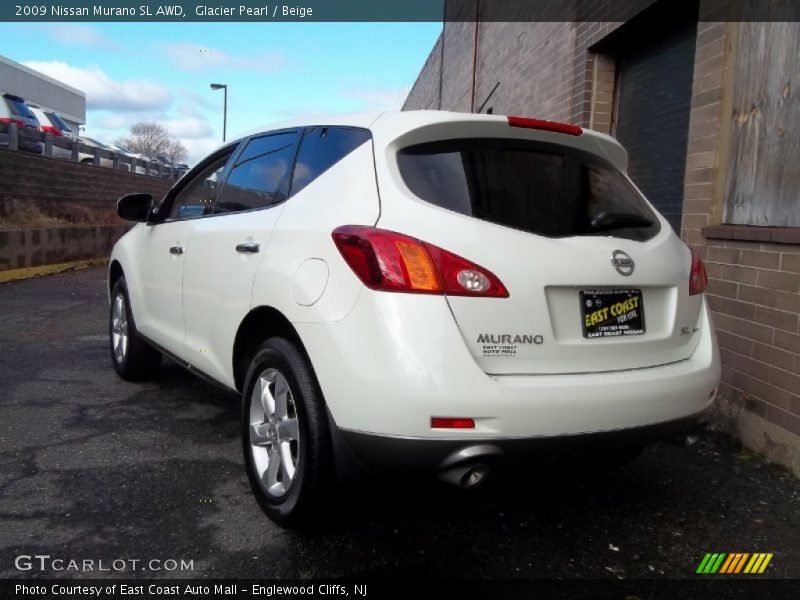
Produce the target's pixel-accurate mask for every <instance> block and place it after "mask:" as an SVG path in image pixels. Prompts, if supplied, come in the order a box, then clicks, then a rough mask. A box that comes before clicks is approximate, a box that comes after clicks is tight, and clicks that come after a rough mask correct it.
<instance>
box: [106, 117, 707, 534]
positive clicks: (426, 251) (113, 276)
mask: <svg viewBox="0 0 800 600" xmlns="http://www.w3.org/2000/svg"><path fill="white" fill-rule="evenodd" d="M626 162H627V155H626V153H625V151H624V150H623V148H622V147H621V146H620V145H619V144H618V143H617V142H616V141H615V140H614V139H613V138H611V137H608V136H606V135H602V134H599V133H595V132H592V131H587V130H583V129H581V128H579V127H576V126H573V125H565V124H561V123H553V122H550V121H541V120H536V119H528V118H521V117H501V116H493V115H467V114H457V113H447V112H437V111H418V112H403V113H381V114H368V115H357V116H352V117H334V118H330V119H327V120H317V121H314V122H308V123H301V122H296V123H286V124H281V125H279V126H275V127H271V128H267V129H263V130H259V131H257V132H254V133H251V134H249V135H246V136H244V137H242V138H240V139H238V140H236V141H233V142H230V143H228V144H226V145H224V146H223V147H221V148H220V149H219V150H217V151H216V152H214V153H213V154H211V155H210V156H209V157H207V158H206V159H205V160H203V161H202V162H200V163H199V164H198V165H197V166H196V167H195V168H194V169H192V170H191V171H190V172H189V173H188V174H187V175H185V176H184V177H183V178H182V179H181V180H180V181H179V182H178V183H177V184H176V185H175V186H174V187H173V189H172V190H171V191H170V192H169V193H167V195H166V196H165V198H164V199H163V200H162V201H161V202H160V203H154V202H153V199H152V198H151V197H150V196H148V195H145V194H131V195H128V196H125V197H123V198H121V199H120V200H119V203H118V212H119V214H120V215H121V216H122V217H124V218H127V219H130V220H133V221H139V223H138V224H137V225H136V226H135V227H133V228H132V229H131V230H130V231H129V232H128V233H127V234H126V235H125V236H124V237H123V238H122V239H121V240H120V241H119V242H118V243H117V244H116V246H115V248H114V250H113V253H112V255H111V261H110V269H109V292H110V307H111V308H110V323H109V331H110V337H111V351H112V358H113V362H114V367H115V368H116V370H117V372H118V373H119V375H120V376H121V377H123V378H124V379H129V380H142V379H145V378H148V377H151V376H153V375H154V374H155V373H156V371H157V369H158V366H159V362H160V360H161V356H162V355H164V354H165V355H168V356H170V357H172V358H174V359H176V360H177V361H179V362H180V363H182V364H183V365H184V366H186V367H188V368H190V369H191V370H192V371H195V372H196V373H198V374H201V375H203V376H205V377H207V378H210V379H212V380H214V381H216V382H218V383H220V384H222V385H224V386H226V387H228V388H230V389H232V390H236V391H238V392H239V393H241V397H242V444H243V449H244V457H245V461H246V465H247V472H248V475H249V477H250V481H251V483H252V487H253V490H254V492H255V495H256V497H257V498H258V501H259V503H260V504H261V506H262V508H263V509H264V510H265V512H266V513H267V514H268V515H269V516H270V517H271V518H272V519H274V520H275V521H277V522H279V523H281V524H283V525H287V526H291V525H299V524H302V523H304V522H306V521H307V519H309V518H310V517H311V516H312V515H313V514H314V511H315V507H317V506H319V504H320V503H321V502H324V501H325V500H326V494H327V492H328V491H330V490H331V486H333V485H335V482H336V480H337V473H338V474H341V473H343V472H344V471H345V470H352V469H353V468H354V467H357V468H358V469H360V470H362V471H366V472H370V471H377V470H382V469H401V470H410V471H418V472H422V471H430V472H431V473H437V474H438V475H439V476H440V477H442V478H443V479H446V480H449V481H452V482H454V483H456V484H458V485H462V486H471V485H473V484H476V483H478V482H480V481H481V480H482V479H483V478H485V477H486V476H487V474H488V473H489V470H490V468H493V467H494V466H495V465H497V464H499V463H503V462H507V461H510V459H513V458H515V457H530V456H531V453H532V452H534V451H538V450H541V449H542V447H545V448H546V449H549V448H551V447H553V446H554V445H558V446H559V447H561V446H563V447H566V448H569V447H571V446H581V445H585V444H587V443H588V444H590V445H591V444H592V443H594V444H595V447H596V448H597V449H598V450H599V451H600V452H608V453H609V455H612V454H613V453H614V452H616V451H619V452H627V453H630V451H631V450H632V449H633V450H635V449H638V448H641V447H642V446H643V445H645V444H647V443H650V442H654V441H659V440H662V439H665V438H668V437H672V436H674V435H677V434H681V433H683V432H686V431H689V430H691V429H692V428H693V427H695V426H696V425H697V424H698V423H699V422H700V420H701V419H702V416H703V413H704V411H705V410H706V409H707V408H708V407H709V405H710V404H711V402H712V401H713V399H714V395H715V392H716V388H717V385H718V382H719V376H720V363H719V354H718V350H717V344H716V340H715V334H714V330H713V326H712V323H711V319H710V316H709V309H708V305H707V303H706V301H705V299H704V295H703V291H704V289H705V286H706V275H705V270H704V267H703V263H702V262H701V260H700V258H699V256H698V255H697V254H696V253H695V252H693V251H692V250H690V249H689V248H688V247H687V246H686V245H685V244H684V243H683V242H681V240H680V239H679V238H678V236H676V235H675V233H674V232H673V231H672V230H671V228H670V227H669V225H668V223H667V222H666V221H665V220H664V218H663V217H662V216H661V215H659V214H658V212H657V211H656V210H655V209H654V208H653V207H652V206H651V205H650V204H649V203H648V201H647V200H646V199H645V198H644V197H643V195H642V194H641V193H640V192H639V190H638V189H637V188H636V186H635V185H634V184H633V183H632V182H631V180H630V178H629V177H628V176H627V174H626ZM507 464H508V462H507ZM531 465H532V463H531V462H530V461H528V462H527V468H528V469H532V468H534V467H532V466H531Z"/></svg>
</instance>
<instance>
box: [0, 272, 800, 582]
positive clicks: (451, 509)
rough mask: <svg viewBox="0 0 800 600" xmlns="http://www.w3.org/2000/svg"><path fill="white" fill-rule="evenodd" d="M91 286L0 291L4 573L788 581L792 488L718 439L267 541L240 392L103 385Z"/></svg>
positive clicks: (99, 277)
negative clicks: (751, 562)
mask: <svg viewBox="0 0 800 600" xmlns="http://www.w3.org/2000/svg"><path fill="white" fill-rule="evenodd" d="M104 278H105V270H104V268H103V267H98V268H92V269H87V270H84V271H76V272H71V273H63V274H60V275H53V276H49V277H45V278H39V279H32V280H28V281H22V282H16V283H6V284H0V548H2V550H1V551H0V573H1V574H2V576H4V577H19V576H27V577H48V576H49V577H53V576H76V575H81V576H86V575H85V574H82V573H75V572H60V573H55V572H53V571H51V570H47V569H44V570H37V569H31V570H30V571H24V572H21V571H19V570H18V569H17V568H16V567H15V565H14V562H15V557H17V556H19V555H21V554H24V555H33V554H49V555H51V556H52V557H61V558H64V559H70V558H73V559H77V560H83V559H94V560H101V559H102V560H106V561H112V560H114V559H119V558H122V559H141V560H143V561H149V560H152V559H158V560H162V561H164V560H168V559H173V560H177V561H180V560H185V561H192V566H193V570H192V571H191V572H179V571H165V570H161V571H156V572H148V573H146V574H144V576H148V577H162V576H184V577H186V576H196V577H265V578H266V577H298V578H305V577H327V576H337V575H350V576H384V575H386V576H400V575H408V574H413V575H414V576H422V577H424V576H436V577H447V576H455V577H477V578H541V577H546V578H562V577H563V578H572V577H609V578H617V577H623V578H650V577H655V578H658V577H670V578H676V577H677V578H682V577H694V576H695V575H694V571H695V569H696V568H697V565H698V564H699V562H700V560H701V559H702V557H703V556H704V554H705V553H706V552H772V553H774V558H773V559H772V562H771V563H770V565H769V568H768V570H767V572H766V573H765V574H764V575H763V576H762V577H788V578H798V577H800V561H798V556H800V482H798V481H797V480H796V479H795V478H793V476H792V475H790V474H789V473H787V472H785V471H783V470H781V469H779V468H777V467H774V466H771V465H769V464H767V463H765V462H764V461H763V460H762V459H760V458H758V457H756V456H752V455H750V454H749V453H747V452H744V451H742V449H741V448H740V447H738V446H737V444H735V443H734V442H732V441H730V440H727V441H726V440H725V439H724V438H713V439H711V438H708V437H706V438H705V439H703V440H702V441H701V442H700V443H698V444H696V445H695V446H692V447H690V448H678V447H674V446H668V445H664V446H658V447H654V448H651V449H648V450H647V451H646V452H645V453H644V454H643V455H642V456H641V457H640V458H639V459H637V460H636V461H635V462H634V463H632V464H630V465H629V466H627V467H625V468H623V469H621V470H619V471H616V472H613V473H611V474H606V475H601V474H595V475H594V476H587V475H586V474H583V475H581V474H580V472H579V471H575V470H573V469H567V468H560V469H559V468H556V469H549V470H547V471H544V470H543V469H542V468H541V467H540V466H539V465H536V464H530V465H529V469H527V470H526V471H525V472H523V473H519V474H518V476H517V477H516V478H511V479H504V480H497V481H494V482H490V483H489V484H487V486H485V487H483V488H482V489H478V490H475V491H471V492H464V491H460V490H458V489H455V488H451V487H446V486H445V485H444V484H441V483H439V482H437V481H383V482H373V483H368V484H364V485H360V486H358V487H353V488H350V489H347V490H345V491H344V492H343V494H342V495H341V497H340V498H338V499H336V500H335V501H334V500H332V511H331V512H332V514H333V515H334V516H333V517H332V518H331V519H330V523H329V526H328V527H326V528H325V529H324V530H323V531H319V532H315V533H308V532H306V533H297V532H291V531H284V530H281V529H280V528H278V527H276V526H275V525H273V524H272V523H271V522H270V521H269V520H267V518H266V517H265V516H264V515H263V514H262V513H261V512H260V510H259V508H258V506H257V504H256V502H255V500H254V498H253V496H252V495H251V493H250V490H249V487H248V484H247V479H246V476H245V472H244V468H243V464H242V457H241V450H240V443H239V438H238V435H239V427H238V413H239V405H238V398H237V397H236V396H235V395H233V394H230V393H226V392H224V391H221V390H219V389H217V388H215V387H213V386H211V385H209V384H207V383H204V382H202V381H200V380H198V379H195V378H194V377H193V376H191V375H189V374H188V373H186V372H184V371H183V370H182V369H181V368H180V367H178V366H176V365H174V364H173V363H166V362H165V363H164V365H163V367H162V374H161V376H160V378H159V379H158V380H156V381H154V382H150V383H146V384H132V383H126V382H123V381H121V380H120V379H118V378H117V376H116V374H115V373H114V370H113V369H112V367H111V363H110V359H109V356H108V349H107V341H106V295H105V288H104ZM111 574H112V575H113V574H114V573H113V572H112V573H111ZM127 574H128V575H130V573H127ZM89 575H92V574H89ZM93 575H95V576H97V575H98V573H93ZM100 575H104V574H100Z"/></svg>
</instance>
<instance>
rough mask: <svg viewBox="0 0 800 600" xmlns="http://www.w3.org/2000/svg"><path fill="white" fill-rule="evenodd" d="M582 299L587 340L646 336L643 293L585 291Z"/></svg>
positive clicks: (582, 316)
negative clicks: (622, 336) (621, 336)
mask: <svg viewBox="0 0 800 600" xmlns="http://www.w3.org/2000/svg"><path fill="white" fill-rule="evenodd" d="M580 300H581V327H582V328H583V337H585V338H603V337H615V336H619V335H642V334H643V333H644V302H643V299H642V290H640V289H595V290H581V292H580Z"/></svg>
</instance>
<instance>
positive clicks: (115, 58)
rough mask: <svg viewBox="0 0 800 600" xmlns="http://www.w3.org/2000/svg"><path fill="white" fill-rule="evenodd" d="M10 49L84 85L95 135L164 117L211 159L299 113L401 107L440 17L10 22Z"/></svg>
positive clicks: (2, 49)
mask: <svg viewBox="0 0 800 600" xmlns="http://www.w3.org/2000/svg"><path fill="white" fill-rule="evenodd" d="M3 30H4V31H3V36H1V37H0V54H2V55H4V56H7V57H8V58H10V59H12V60H15V61H17V62H21V63H23V64H26V65H27V66H29V67H32V68H34V69H36V70H39V71H41V72H43V73H46V74H47V75H50V76H51V77H54V78H55V79H58V80H60V81H63V82H65V83H68V84H70V85H72V86H74V87H77V88H78V89H81V90H83V91H84V92H86V96H87V125H86V135H89V136H90V137H96V138H98V139H100V140H103V141H110V140H112V139H114V138H115V137H118V136H120V135H123V134H125V133H126V132H127V130H128V128H129V127H130V126H131V125H132V124H133V123H135V122H137V121H142V120H155V121H158V122H160V123H162V124H163V125H165V126H166V127H167V128H168V129H169V130H170V132H171V133H173V135H175V136H176V137H178V138H179V139H180V140H181V141H182V142H183V143H184V145H185V146H186V147H187V149H188V150H189V153H190V157H189V158H190V161H192V162H193V161H195V160H197V159H199V158H201V157H202V156H203V155H204V154H206V153H207V152H208V151H210V150H212V149H213V148H214V147H216V146H217V145H218V144H219V143H220V142H221V140H222V99H223V94H222V91H219V92H214V91H212V90H211V89H210V88H209V84H210V83H212V82H219V83H226V84H228V86H229V87H228V138H229V139H230V138H231V137H233V136H235V135H236V134H237V133H239V132H242V131H247V130H249V129H252V128H254V127H256V126H258V125H261V124H264V123H270V122H274V121H280V120H283V119H287V118H292V117H295V116H313V115H318V114H324V113H341V112H353V111H361V110H386V109H388V110H392V109H399V108H400V106H401V105H402V102H403V100H404V99H405V96H406V94H407V93H408V91H409V90H410V89H411V86H412V85H413V83H414V81H415V79H416V76H417V74H418V73H419V70H420V69H421V68H422V65H423V63H424V62H425V59H426V58H427V56H428V53H429V52H430V50H431V48H432V47H433V44H434V42H435V41H436V38H437V36H438V35H439V33H440V31H441V23H225V24H217V23H191V24H190V23H147V24H142V23H91V24H72V23H69V24H67V23H50V24H27V23H24V24H23V23H4V24H3Z"/></svg>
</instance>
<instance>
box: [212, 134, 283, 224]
mask: <svg viewBox="0 0 800 600" xmlns="http://www.w3.org/2000/svg"><path fill="white" fill-rule="evenodd" d="M296 138H297V134H296V133H295V132H291V133H277V134H274V135H268V136H264V137H260V138H255V139H252V140H250V141H249V142H248V143H247V147H246V148H245V149H244V151H243V152H242V154H241V156H239V157H238V158H237V159H236V165H235V166H234V167H233V169H232V170H231V173H230V175H228V179H227V181H226V182H225V186H224V187H223V188H222V192H221V193H220V195H219V199H218V200H217V204H216V206H215V208H214V212H215V213H226V212H236V211H240V210H250V209H253V208H265V207H267V206H274V205H275V204H280V203H281V202H283V201H284V200H286V197H287V195H288V192H289V177H290V176H291V172H292V161H293V160H294V149H295V139H296Z"/></svg>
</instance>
